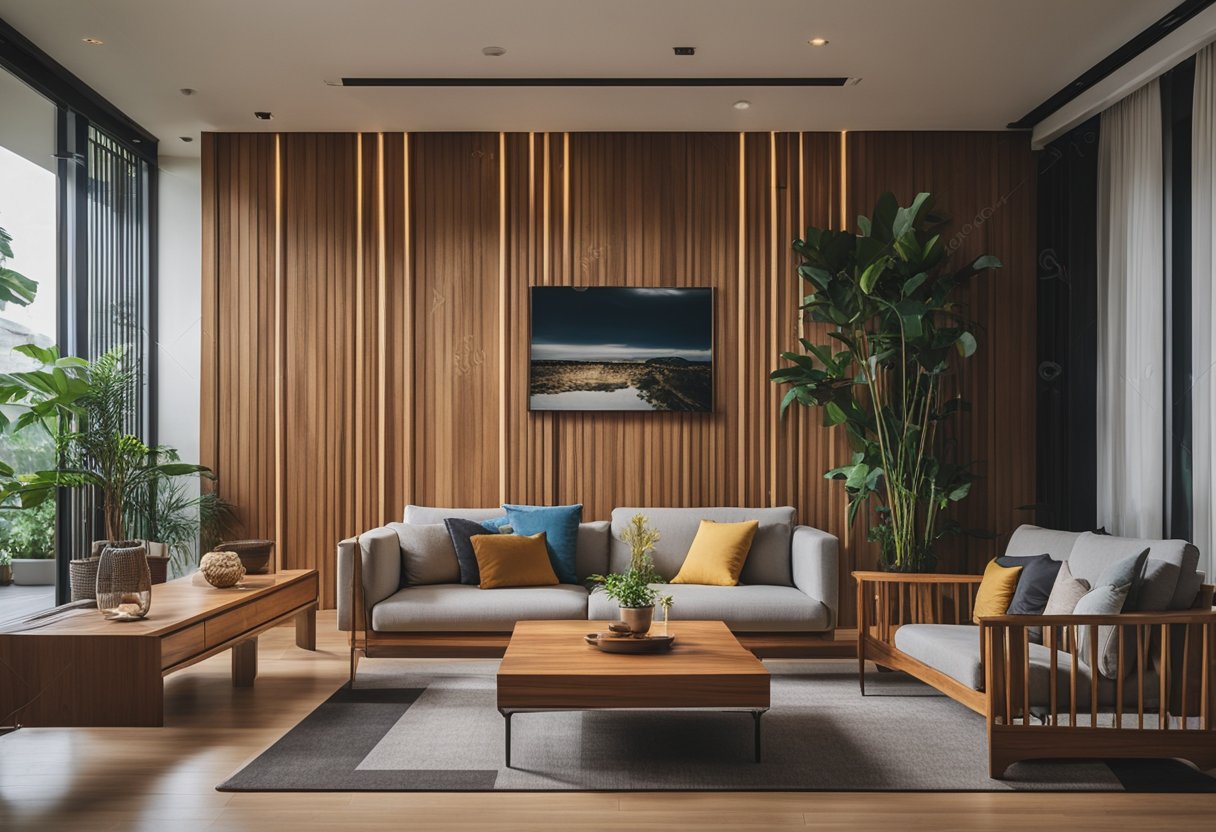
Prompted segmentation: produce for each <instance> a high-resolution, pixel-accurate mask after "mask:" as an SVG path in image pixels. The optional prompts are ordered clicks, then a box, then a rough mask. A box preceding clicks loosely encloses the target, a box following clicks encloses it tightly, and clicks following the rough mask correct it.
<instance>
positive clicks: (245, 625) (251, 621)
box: [203, 602, 262, 650]
mask: <svg viewBox="0 0 1216 832" xmlns="http://www.w3.org/2000/svg"><path fill="white" fill-rule="evenodd" d="M261 621H262V619H261V618H260V617H259V615H258V610H257V602H251V603H248V604H244V605H243V606H239V607H237V608H236V609H234V610H229V611H228V612H225V613H222V614H220V615H217V616H216V617H215V618H209V619H207V620H206V621H204V622H203V626H204V627H206V633H207V649H208V650H210V649H211V648H212V647H216V646H218V645H220V644H223V643H224V642H226V641H230V640H232V639H234V638H236V637H237V636H239V635H240V634H241V633H244V632H246V631H248V630H252V629H253V628H254V627H256V626H257V625H258V624H259V623H261Z"/></svg>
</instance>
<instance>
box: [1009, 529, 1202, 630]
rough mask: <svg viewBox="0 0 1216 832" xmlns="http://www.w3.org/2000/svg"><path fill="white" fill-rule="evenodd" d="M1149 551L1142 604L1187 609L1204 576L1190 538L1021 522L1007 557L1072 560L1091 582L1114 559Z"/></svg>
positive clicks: (1152, 607) (1139, 606) (1078, 573)
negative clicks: (1074, 529) (1060, 528)
mask: <svg viewBox="0 0 1216 832" xmlns="http://www.w3.org/2000/svg"><path fill="white" fill-rule="evenodd" d="M1145 549H1148V550H1149V553H1148V564H1147V566H1146V567H1145V572H1144V582H1143V584H1142V585H1141V588H1140V592H1139V594H1138V597H1137V603H1136V608H1137V610H1140V611H1144V612H1161V611H1165V610H1182V609H1187V608H1189V607H1190V606H1191V604H1192V603H1194V601H1195V597H1196V596H1197V595H1198V594H1199V589H1200V585H1201V584H1202V583H1203V576H1202V574H1200V573H1199V572H1198V571H1196V570H1197V568H1198V566H1199V550H1198V549H1196V548H1195V547H1194V546H1192V545H1191V544H1190V543H1187V542H1186V541H1185V540H1154V539H1148V538H1136V537H1117V536H1115V535H1109V534H1095V533H1093V532H1061V531H1054V530H1052V529H1043V528H1039V527H1038V526H1021V527H1020V528H1018V530H1017V531H1015V532H1014V533H1013V536H1012V537H1010V539H1009V545H1008V547H1006V549H1005V554H1006V555H1007V556H1013V557H1026V556H1029V555H1041V554H1043V553H1047V554H1049V555H1051V556H1052V558H1054V559H1055V560H1066V561H1068V569H1069V571H1070V572H1072V574H1073V577H1076V578H1081V579H1082V580H1085V581H1088V582H1090V583H1091V584H1092V583H1093V582H1094V581H1096V580H1097V579H1098V577H1099V576H1100V575H1101V574H1102V570H1103V569H1105V568H1106V566H1107V565H1109V564H1110V563H1111V562H1112V561H1117V560H1120V559H1123V558H1128V557H1132V556H1133V555H1138V554H1140V553H1141V552H1143V551H1144V550H1145Z"/></svg>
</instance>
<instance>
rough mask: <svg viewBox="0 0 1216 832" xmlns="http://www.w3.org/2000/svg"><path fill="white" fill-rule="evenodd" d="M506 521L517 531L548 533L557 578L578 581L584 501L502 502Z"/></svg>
mask: <svg viewBox="0 0 1216 832" xmlns="http://www.w3.org/2000/svg"><path fill="white" fill-rule="evenodd" d="M503 509H504V510H505V511H506V512H507V522H508V523H509V524H510V526H511V529H512V530H513V531H514V532H515V534H517V535H523V536H525V537H531V536H532V535H535V534H542V533H543V534H544V535H545V547H546V548H547V549H548V551H549V562H550V564H552V566H553V571H554V572H555V573H556V574H557V579H558V580H559V581H561V582H562V583H564V584H577V583H579V579H578V574H577V573H576V570H575V563H576V560H577V554H576V550H577V547H578V526H579V523H581V522H582V519H583V505H582V503H579V504H578V505H572V506H517V505H511V504H509V503H507V504H504V505H503Z"/></svg>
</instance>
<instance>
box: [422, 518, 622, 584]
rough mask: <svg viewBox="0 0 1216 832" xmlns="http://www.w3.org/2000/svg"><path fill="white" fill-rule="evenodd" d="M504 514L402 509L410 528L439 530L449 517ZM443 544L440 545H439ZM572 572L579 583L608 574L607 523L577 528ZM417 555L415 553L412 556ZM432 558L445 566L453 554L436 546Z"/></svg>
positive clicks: (448, 547) (601, 522) (582, 524)
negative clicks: (434, 526) (442, 562)
mask: <svg viewBox="0 0 1216 832" xmlns="http://www.w3.org/2000/svg"><path fill="white" fill-rule="evenodd" d="M504 514H505V512H504V511H503V510H502V509H501V508H440V507H433V506H414V505H409V506H406V507H405V523H406V525H411V526H432V525H439V526H440V527H442V525H443V521H444V520H445V519H446V518H448V517H459V518H461V519H463V520H473V521H477V522H480V521H482V520H491V519H493V518H495V517H502V516H503V515H504ZM440 543H442V541H440ZM575 547H576V548H575V564H574V571H575V573H576V574H577V575H578V577H579V578H581V579H584V580H585V579H586V578H588V577H589V576H591V575H598V574H602V573H604V572H607V571H608V521H607V520H596V521H593V522H590V523H581V524H579V527H578V542H577V543H576V544H575ZM413 554H417V553H413ZM427 556H428V557H429V556H430V553H428V555H427ZM434 557H435V558H437V559H442V560H444V561H445V562H446V561H447V559H448V558H450V557H455V553H454V552H452V551H451V550H450V544H449V545H448V546H447V548H445V547H444V546H443V545H437V546H436V547H435V551H434Z"/></svg>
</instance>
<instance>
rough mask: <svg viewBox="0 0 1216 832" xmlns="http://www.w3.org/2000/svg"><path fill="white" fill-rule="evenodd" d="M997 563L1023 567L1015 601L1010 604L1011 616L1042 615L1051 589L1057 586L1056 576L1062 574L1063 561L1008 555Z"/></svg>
mask: <svg viewBox="0 0 1216 832" xmlns="http://www.w3.org/2000/svg"><path fill="white" fill-rule="evenodd" d="M996 562H997V563H998V564H1000V565H1001V566H1006V567H1009V566H1020V567H1022V574H1021V576H1019V577H1018V588H1017V590H1016V591H1015V592H1014V593H1013V600H1012V601H1010V602H1009V609H1008V610H1007V612H1008V613H1009V615H1042V613H1043V610H1044V609H1046V608H1047V599H1048V598H1050V597H1051V588H1052V587H1053V586H1055V582H1056V576H1057V575H1058V574H1059V573H1060V566H1061V565H1062V561H1058V560H1054V559H1053V558H1052V557H1051V555H1048V554H1042V555H1037V556H1030V557H1014V556H1011V555H1006V556H1005V557H1002V558H997V559H996Z"/></svg>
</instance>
